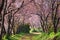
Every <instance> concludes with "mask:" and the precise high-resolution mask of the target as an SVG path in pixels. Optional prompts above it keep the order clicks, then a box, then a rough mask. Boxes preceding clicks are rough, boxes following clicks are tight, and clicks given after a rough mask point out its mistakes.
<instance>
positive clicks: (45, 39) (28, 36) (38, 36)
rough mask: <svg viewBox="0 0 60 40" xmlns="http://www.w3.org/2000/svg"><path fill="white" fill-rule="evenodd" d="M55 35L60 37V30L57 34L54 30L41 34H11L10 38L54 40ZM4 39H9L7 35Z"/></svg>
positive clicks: (12, 39)
mask: <svg viewBox="0 0 60 40" xmlns="http://www.w3.org/2000/svg"><path fill="white" fill-rule="evenodd" d="M54 37H57V40H59V39H60V32H58V33H57V34H54V32H51V33H50V34H46V33H42V32H41V34H24V33H21V34H16V35H11V36H10V37H9V38H10V40H23V39H26V40H31V39H32V40H53V38H54ZM3 40H8V39H6V35H5V36H4V37H3Z"/></svg>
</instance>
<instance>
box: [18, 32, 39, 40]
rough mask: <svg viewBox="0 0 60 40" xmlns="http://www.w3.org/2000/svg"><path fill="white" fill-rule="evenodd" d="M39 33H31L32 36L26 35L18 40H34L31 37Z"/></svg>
mask: <svg viewBox="0 0 60 40" xmlns="http://www.w3.org/2000/svg"><path fill="white" fill-rule="evenodd" d="M38 34H39V33H33V34H26V35H24V36H22V37H21V39H19V40H34V39H33V36H35V35H38Z"/></svg>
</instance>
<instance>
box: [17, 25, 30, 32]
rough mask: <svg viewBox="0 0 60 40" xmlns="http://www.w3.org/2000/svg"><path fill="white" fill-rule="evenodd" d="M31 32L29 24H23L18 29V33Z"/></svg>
mask: <svg viewBox="0 0 60 40" xmlns="http://www.w3.org/2000/svg"><path fill="white" fill-rule="evenodd" d="M29 31H30V28H29V24H21V25H20V26H19V27H18V29H17V33H29Z"/></svg>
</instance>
